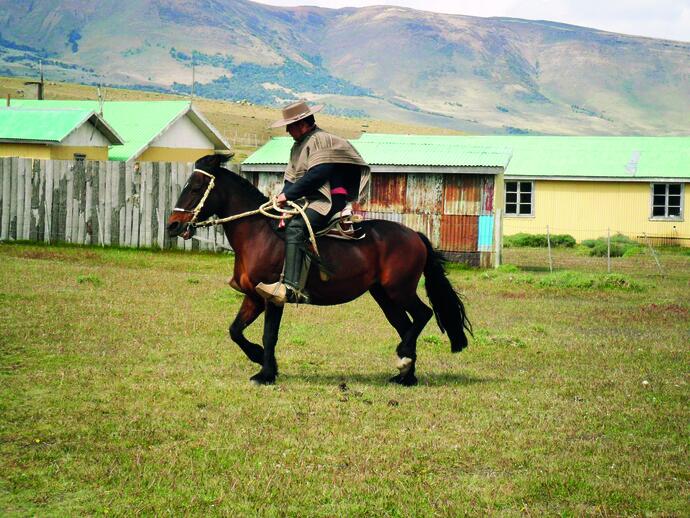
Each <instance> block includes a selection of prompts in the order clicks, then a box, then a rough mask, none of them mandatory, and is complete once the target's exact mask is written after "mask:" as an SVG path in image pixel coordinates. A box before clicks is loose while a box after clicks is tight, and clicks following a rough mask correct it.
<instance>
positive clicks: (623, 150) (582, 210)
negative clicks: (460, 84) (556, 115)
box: [488, 136, 690, 246]
mask: <svg viewBox="0 0 690 518" xmlns="http://www.w3.org/2000/svg"><path fill="white" fill-rule="evenodd" d="M488 138H491V137H488ZM496 138H499V139H501V140H502V141H504V140H503V139H505V137H496ZM508 139H510V140H511V141H512V145H511V148H512V149H513V156H512V159H511V162H510V164H509V165H508V168H507V169H506V172H505V178H504V187H505V193H504V197H505V200H504V205H503V209H504V219H503V233H504V234H505V235H511V234H516V233H519V232H525V233H529V234H546V233H547V228H548V232H549V233H551V234H570V235H571V236H573V237H574V238H575V239H576V240H578V241H581V240H583V239H589V238H597V237H601V236H605V235H606V234H607V233H609V232H610V233H611V234H612V235H613V234H623V235H626V236H628V237H631V238H633V239H642V240H644V239H650V240H653V241H655V242H663V243H665V244H679V245H684V246H690V221H688V219H687V218H686V210H687V207H688V203H689V202H690V194H689V193H688V184H689V183H690V138H688V137H532V136H529V137H508Z"/></svg>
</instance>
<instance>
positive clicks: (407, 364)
mask: <svg viewBox="0 0 690 518" xmlns="http://www.w3.org/2000/svg"><path fill="white" fill-rule="evenodd" d="M413 363H414V362H413V360H412V358H408V357H407V356H404V357H403V358H398V361H397V362H396V364H395V366H396V367H397V369H398V370H399V371H400V375H401V376H404V375H405V374H407V373H408V372H410V369H411V368H412V364H413Z"/></svg>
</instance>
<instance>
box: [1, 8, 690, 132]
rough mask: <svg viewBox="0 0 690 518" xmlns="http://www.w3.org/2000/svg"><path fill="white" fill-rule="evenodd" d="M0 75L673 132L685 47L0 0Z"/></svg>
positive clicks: (274, 12)
mask: <svg viewBox="0 0 690 518" xmlns="http://www.w3.org/2000/svg"><path fill="white" fill-rule="evenodd" d="M0 35H1V36H0V72H3V71H4V72H5V73H26V72H27V70H30V69H31V67H34V68H35V63H36V61H37V60H38V59H43V60H44V61H46V63H47V64H46V66H47V70H48V71H49V74H50V76H51V77H58V78H69V79H75V80H80V81H84V82H107V83H116V84H126V85H141V86H146V87H153V88H162V89H172V90H174V91H178V92H185V91H188V90H189V85H190V84H191V78H192V73H191V63H192V60H193V61H194V62H195V63H196V80H197V92H198V93H199V94H201V95H205V96H209V97H219V98H228V99H249V100H250V101H252V102H258V103H262V104H268V105H280V104H282V103H284V102H286V101H288V100H290V99H294V98H298V97H307V98H309V99H312V100H321V101H323V102H325V103H327V104H328V106H329V109H330V110H331V111H332V112H334V113H341V114H345V115H348V114H351V115H357V116H363V115H367V114H369V115H372V116H376V117H383V118H386V117H388V118H391V117H393V118H396V119H402V120H406V121H409V122H412V123H424V124H436V125H441V126H445V127H449V128H455V129H464V130H474V131H480V132H485V131H497V132H519V131H524V130H528V131H532V132H543V133H565V134H577V133H587V134H592V133H593V134H617V133H619V134H620V133H626V134H627V133H643V134H674V133H687V132H688V124H687V121H688V115H689V114H690V43H682V42H672V41H665V40H654V39H649V38H640V37H633V36H625V35H620V34H613V33H607V32H603V31H598V30H593V29H587V28H582V27H575V26H570V25H564V24H559V23H553V22H539V21H527V20H519V19H509V18H476V17H468V16H459V15H442V14H437V13H427V12H422V11H415V10H411V9H406V8H397V7H367V8H361V9H353V8H348V9H337V10H334V9H323V8H316V7H299V8H279V7H271V6H266V5H263V4H256V3H253V2H250V1H247V0H202V1H191V0H178V1H172V0H139V1H135V0H123V1H121V2H112V1H107V2H98V3H94V2H88V1H86V0H43V1H41V2H36V1H34V2H19V1H16V0H12V1H9V0H0Z"/></svg>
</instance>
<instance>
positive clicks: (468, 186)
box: [242, 134, 511, 267]
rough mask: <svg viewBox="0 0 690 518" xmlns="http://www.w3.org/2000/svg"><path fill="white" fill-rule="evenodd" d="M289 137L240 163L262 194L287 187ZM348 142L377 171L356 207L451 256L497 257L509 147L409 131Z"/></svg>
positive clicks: (478, 262) (482, 260) (478, 260)
mask: <svg viewBox="0 0 690 518" xmlns="http://www.w3.org/2000/svg"><path fill="white" fill-rule="evenodd" d="M292 142H293V141H292V139H291V138H289V137H282V138H274V139H272V140H270V141H269V142H268V143H266V144H265V145H264V146H263V147H262V148H260V149H259V150H257V151H256V153H254V154H253V155H252V156H250V157H249V158H248V159H247V160H246V161H245V162H244V163H243V164H242V172H243V174H244V175H245V176H246V177H248V178H249V179H250V180H252V181H253V182H254V184H255V185H256V186H257V187H258V188H259V189H260V190H261V191H262V192H263V193H264V194H266V195H269V196H271V195H275V194H278V193H279V192H280V190H281V189H282V186H283V171H284V169H285V165H286V163H287V158H288V157H289V151H290V147H291V146H292ZM351 142H352V144H353V145H354V146H355V148H356V149H357V150H358V151H359V153H360V154H361V155H362V157H363V158H364V160H366V161H367V163H369V165H370V166H371V171H372V179H371V183H370V186H369V193H368V196H367V199H366V201H365V202H364V203H363V204H362V205H360V206H356V207H355V209H356V210H357V211H358V212H359V213H360V214H362V215H363V216H364V217H365V218H366V219H386V220H391V221H397V222H399V223H403V224H404V225H407V226H408V227H410V228H413V229H415V230H418V231H420V232H424V233H425V234H426V235H427V236H428V237H429V239H430V240H431V242H432V244H433V245H434V247H435V248H437V249H439V250H442V251H443V252H444V254H445V255H446V257H448V259H450V260H454V261H462V262H467V263H469V264H471V265H475V266H484V267H487V266H491V265H493V264H494V263H495V249H496V240H497V238H496V236H498V235H500V232H497V231H496V230H497V228H496V226H497V225H496V223H497V221H500V218H496V209H497V208H499V209H500V207H501V206H502V203H503V199H502V187H503V172H504V170H505V168H506V166H507V165H508V162H509V160H510V156H511V154H510V151H509V149H507V148H503V147H490V146H467V145H462V146H460V145H454V144H452V143H450V142H434V141H430V140H428V139H425V137H423V136H420V137H416V136H407V135H405V136H403V135H374V134H365V135H363V136H362V137H360V138H359V139H356V140H352V141H351ZM499 214H500V212H499Z"/></svg>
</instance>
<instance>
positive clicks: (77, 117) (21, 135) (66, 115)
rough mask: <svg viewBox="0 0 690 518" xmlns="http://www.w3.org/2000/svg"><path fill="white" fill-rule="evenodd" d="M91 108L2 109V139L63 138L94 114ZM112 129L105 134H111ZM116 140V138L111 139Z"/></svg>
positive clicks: (58, 140) (40, 139)
mask: <svg viewBox="0 0 690 518" xmlns="http://www.w3.org/2000/svg"><path fill="white" fill-rule="evenodd" d="M94 116H95V114H94V111H93V110H89V109H53V110H33V109H22V108H2V109H0V140H11V141H35V142H55V143H58V142H62V140H64V139H65V138H66V137H67V136H68V135H69V134H70V133H72V132H73V131H74V130H75V129H77V128H78V127H79V126H81V125H82V124H84V123H85V122H86V121H88V120H89V119H91V118H92V117H94ZM110 136H111V135H110V132H107V133H106V137H110ZM111 140H114V141H115V142H117V140H115V139H111Z"/></svg>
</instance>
